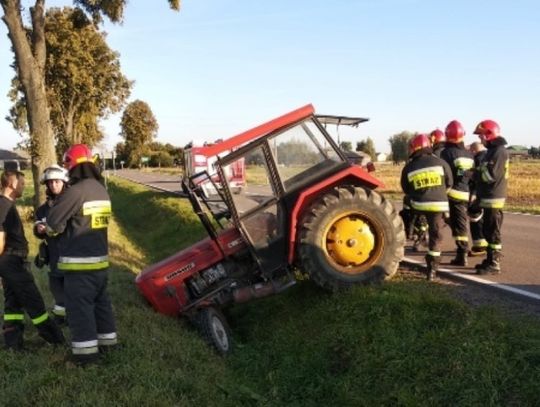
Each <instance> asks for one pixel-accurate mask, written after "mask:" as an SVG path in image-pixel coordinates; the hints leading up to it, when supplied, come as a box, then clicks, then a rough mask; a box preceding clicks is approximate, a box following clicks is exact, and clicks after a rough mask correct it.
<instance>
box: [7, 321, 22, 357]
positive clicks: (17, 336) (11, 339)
mask: <svg viewBox="0 0 540 407" xmlns="http://www.w3.org/2000/svg"><path fill="white" fill-rule="evenodd" d="M3 333H4V344H5V348H6V349H12V350H14V351H22V350H23V349H24V325H23V324H13V325H4V329H3Z"/></svg>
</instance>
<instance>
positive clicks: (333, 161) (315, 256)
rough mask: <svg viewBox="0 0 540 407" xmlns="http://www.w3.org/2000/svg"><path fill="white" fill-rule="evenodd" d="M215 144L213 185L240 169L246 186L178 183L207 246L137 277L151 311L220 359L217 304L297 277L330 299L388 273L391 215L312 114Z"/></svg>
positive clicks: (206, 179) (395, 255)
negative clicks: (179, 321) (185, 327)
mask: <svg viewBox="0 0 540 407" xmlns="http://www.w3.org/2000/svg"><path fill="white" fill-rule="evenodd" d="M223 143H225V144H224V145H223V148H225V149H226V150H229V151H232V150H234V151H233V152H232V153H228V154H227V155H225V156H223V157H218V159H217V161H216V164H215V169H216V171H217V175H218V178H217V179H219V180H228V179H230V177H227V176H226V174H230V173H231V168H234V167H235V166H237V165H238V163H239V162H242V163H245V165H246V178H247V184H246V187H245V189H243V190H242V192H241V193H240V194H233V192H232V189H231V186H230V185H229V184H228V183H227V182H224V183H222V185H220V186H219V187H217V186H216V185H215V184H214V180H215V179H216V177H215V175H214V174H208V173H207V172H206V171H203V172H201V173H198V174H193V175H192V176H191V177H189V178H184V179H183V181H182V188H183V190H184V192H185V193H186V194H187V196H188V198H189V200H190V202H191V204H192V206H193V209H194V211H195V213H196V214H197V215H198V216H199V218H200V220H201V222H202V224H203V225H204V227H205V229H206V230H207V232H208V238H206V239H204V240H202V241H200V242H199V243H196V244H195V245H193V246H191V247H188V248H186V249H184V250H182V251H180V252H178V253H176V254H174V255H172V256H170V257H168V258H166V259H164V260H162V261H161V262H159V263H157V264H154V265H152V266H149V267H148V268H146V269H145V270H143V271H142V272H141V274H139V275H138V276H137V278H136V283H137V285H138V287H139V289H140V290H141V292H142V293H143V295H144V296H145V297H146V299H147V300H148V301H149V302H150V304H151V305H152V306H153V307H154V309H155V310H156V311H158V312H160V313H163V314H167V315H173V316H177V315H183V316H187V317H189V318H190V319H192V320H193V321H194V322H195V323H196V325H197V326H198V327H199V328H200V330H201V332H202V334H203V336H204V337H205V339H206V340H207V341H208V342H209V343H211V344H212V345H214V346H215V347H216V349H217V350H218V351H219V352H220V353H227V352H228V351H229V350H230V347H231V337H230V331H229V328H228V325H227V321H226V320H225V318H224V316H223V314H222V312H221V308H222V307H224V306H227V305H230V304H234V303H241V302H245V301H249V300H251V299H254V298H261V297H264V296H267V295H270V294H275V293H279V292H281V291H283V290H285V289H286V288H288V287H290V286H292V285H294V284H295V283H296V281H297V278H296V277H298V276H299V275H302V276H307V277H308V278H309V279H311V280H312V281H313V282H315V283H316V284H318V285H319V286H321V287H323V288H325V289H329V290H333V291H335V290H339V289H341V288H346V287H349V286H351V285H353V284H361V283H368V282H374V281H380V280H383V279H384V278H387V277H391V276H392V275H393V274H395V273H396V271H397V268H398V264H399V261H400V260H401V258H402V256H403V246H404V242H405V232H404V228H403V224H402V221H401V217H400V216H399V215H398V213H397V212H396V210H395V208H394V206H393V205H392V203H391V202H390V201H388V200H386V199H385V198H384V197H383V196H382V195H380V194H379V193H377V192H376V191H375V189H376V188H377V187H379V186H381V185H382V184H381V182H380V181H378V180H377V179H376V178H375V177H373V176H372V175H371V174H369V173H368V172H367V171H366V170H365V169H363V168H362V167H359V166H357V165H353V164H351V163H350V162H349V161H348V160H347V158H346V157H345V155H344V153H343V151H342V150H340V149H339V148H338V146H337V145H336V143H335V142H334V141H333V140H332V138H331V137H330V136H329V135H328V133H327V132H326V130H325V128H324V126H323V125H322V124H321V122H320V121H319V120H318V119H317V115H315V112H314V108H313V106H311V105H307V106H304V107H302V108H300V109H297V110H294V111H292V112H290V113H288V114H285V115H283V116H280V117H278V118H276V119H274V120H271V121H269V122H267V123H264V124H262V125H260V126H258V127H255V128H254V129H251V130H249V131H247V132H244V133H241V134H239V135H237V136H234V137H232V138H230V139H228V140H225V141H224V142H223ZM205 184H210V185H212V187H211V188H204V186H205ZM203 190H206V191H214V193H213V194H208V193H207V192H206V193H203Z"/></svg>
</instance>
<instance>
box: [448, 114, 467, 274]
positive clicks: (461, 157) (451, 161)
mask: <svg viewBox="0 0 540 407" xmlns="http://www.w3.org/2000/svg"><path fill="white" fill-rule="evenodd" d="M444 133H445V136H446V148H445V149H444V151H443V152H442V154H441V158H442V159H443V160H445V161H446V162H447V163H448V165H449V166H450V169H451V170H452V178H453V179H454V185H453V186H452V188H450V189H449V190H448V201H449V204H450V227H451V228H452V236H453V237H454V241H455V243H456V257H455V258H453V259H452V260H450V264H452V265H454V266H466V265H467V252H468V250H469V228H468V226H469V218H468V215H467V209H468V207H469V181H470V179H471V175H472V169H473V167H474V159H473V155H472V153H471V152H470V151H469V150H467V149H466V148H465V145H464V144H463V137H464V136H465V130H464V129H463V126H462V125H461V123H460V122H458V121H457V120H452V121H451V122H450V123H448V126H446V129H445V131H444Z"/></svg>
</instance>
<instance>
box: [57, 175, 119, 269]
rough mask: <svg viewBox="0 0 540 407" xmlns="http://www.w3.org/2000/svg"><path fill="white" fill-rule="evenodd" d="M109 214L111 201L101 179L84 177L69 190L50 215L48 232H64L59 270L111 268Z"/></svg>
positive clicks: (59, 244) (60, 249)
mask: <svg viewBox="0 0 540 407" xmlns="http://www.w3.org/2000/svg"><path fill="white" fill-rule="evenodd" d="M110 216H111V201H110V198H109V195H108V193H107V191H106V189H105V187H104V186H103V185H102V184H101V183H100V182H99V181H97V180H95V179H93V178H84V179H81V180H80V181H78V182H76V183H75V184H73V185H72V186H71V187H70V188H68V189H66V191H65V192H64V193H63V194H62V195H61V196H60V197H59V198H58V199H57V200H56V202H55V204H54V205H53V206H52V207H51V208H50V209H49V214H48V216H47V234H48V235H49V236H51V235H56V234H61V235H60V236H59V240H58V250H59V254H60V257H59V259H58V269H59V270H63V271H65V272H68V271H94V270H104V269H106V268H107V267H109V258H108V242H107V227H108V225H109V219H110Z"/></svg>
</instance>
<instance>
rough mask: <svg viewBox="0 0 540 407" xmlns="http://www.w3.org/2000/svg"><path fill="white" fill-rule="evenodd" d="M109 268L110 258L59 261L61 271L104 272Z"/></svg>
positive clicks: (76, 258) (82, 258) (61, 259)
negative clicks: (103, 270)
mask: <svg viewBox="0 0 540 407" xmlns="http://www.w3.org/2000/svg"><path fill="white" fill-rule="evenodd" d="M107 267H109V256H91V257H65V256H62V257H60V258H59V259H58V269H59V270H81V271H85V270H102V269H105V268H107Z"/></svg>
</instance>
